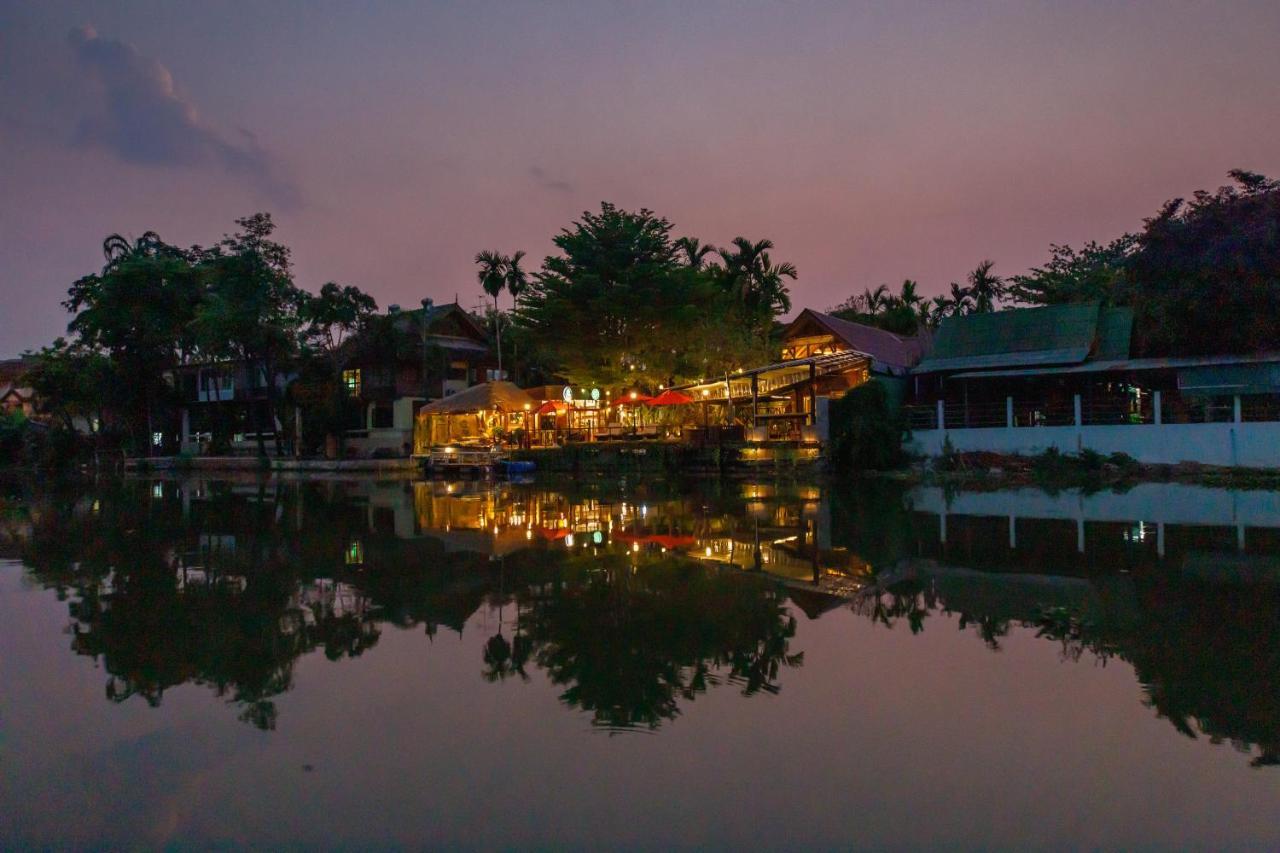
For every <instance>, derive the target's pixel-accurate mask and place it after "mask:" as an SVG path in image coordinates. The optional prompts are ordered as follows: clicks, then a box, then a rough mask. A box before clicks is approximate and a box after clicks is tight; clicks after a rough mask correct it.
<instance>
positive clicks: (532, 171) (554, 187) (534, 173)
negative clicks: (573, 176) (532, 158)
mask: <svg viewBox="0 0 1280 853" xmlns="http://www.w3.org/2000/svg"><path fill="white" fill-rule="evenodd" d="M529 175H530V177H532V178H533V180H534V181H535V182H536V183H537V184H538V186H540V187H541V188H542V189H544V190H551V191H552V192H558V193H571V192H573V184H571V183H569V182H568V181H565V180H561V179H559V178H553V177H551V175H549V174H547V170H546V169H544V168H542V167H541V166H536V165H535V166H530V167H529Z"/></svg>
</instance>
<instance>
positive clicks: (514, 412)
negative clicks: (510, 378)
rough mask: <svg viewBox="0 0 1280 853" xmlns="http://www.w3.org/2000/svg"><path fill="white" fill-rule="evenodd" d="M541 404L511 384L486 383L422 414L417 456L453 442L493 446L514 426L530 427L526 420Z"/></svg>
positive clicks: (425, 408) (417, 432)
mask: <svg viewBox="0 0 1280 853" xmlns="http://www.w3.org/2000/svg"><path fill="white" fill-rule="evenodd" d="M536 405H537V401H536V400H534V399H533V398H532V397H530V396H529V395H528V394H526V393H525V392H524V391H521V390H520V389H519V388H518V387H516V385H515V384H513V383H511V382H486V383H484V384H482V385H475V386H473V387H471V388H468V389H466V390H465V391H459V392H458V393H457V394H452V395H450V396H448V397H444V398H443V399H440V400H436V401H435V402H433V403H428V404H427V405H425V406H423V407H422V408H421V409H419V410H418V415H417V418H416V421H415V424H414V436H413V444H414V452H415V453H418V454H420V455H422V454H426V453H429V452H430V450H431V448H432V447H433V446H436V445H441V444H451V443H453V442H476V443H481V442H487V441H488V442H491V441H494V440H497V439H501V438H502V437H503V434H504V433H506V432H508V431H509V430H510V429H511V428H512V427H513V426H515V427H524V426H526V420H525V416H526V415H528V414H530V413H532V411H533V409H534V408H535V407H536Z"/></svg>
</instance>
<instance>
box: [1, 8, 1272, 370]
mask: <svg viewBox="0 0 1280 853" xmlns="http://www.w3.org/2000/svg"><path fill="white" fill-rule="evenodd" d="M1277 43H1280V3H1276V2H1274V0H1268V2H1216V3H1209V2H1199V3H1191V2H1177V0H1166V2H1151V3H1146V2H1135V3H1126V4H1121V3H1116V2H1064V1H1063V0H1059V2H1021V3H1013V2H990V3H986V2H982V3H979V2H963V0H951V1H950V2H942V3H932V4H930V3H909V2H894V3H856V2H841V3H801V2H794V3H781V2H779V3H753V2H734V3H718V2H714V0H699V2H697V3H689V2H672V3H665V2H660V0H648V2H643V3H616V4H611V3H605V2H591V3H585V2H584V3H561V2H536V3H535V2H515V1H514V0H512V2H503V3H488V2H459V3H426V2H422V3H418V2H408V0H405V2H365V3H351V2H323V0H310V1H309V2H294V1H293V0H272V2H271V3H250V2H221V3H216V2H188V0H152V2H128V1H127V0H117V2H112V3H95V2H58V1H57V0H0V297H2V298H3V300H4V301H3V304H4V306H5V309H6V310H5V311H4V315H5V317H6V320H5V322H3V323H0V356H11V355H15V354H17V353H19V352H21V351H22V350H24V349H27V348H32V347H38V346H40V345H42V344H45V343H47V342H49V341H50V340H52V338H53V337H55V336H56V335H59V334H62V333H64V332H65V327H66V322H67V320H68V319H69V318H68V316H67V315H66V313H65V311H64V310H63V308H62V307H61V305H60V303H61V301H62V299H63V298H65V295H66V290H67V287H68V286H69V285H70V284H71V283H72V282H73V281H74V280H75V279H76V278H78V277H79V276H81V275H85V274H87V273H90V272H94V271H96V270H98V269H99V268H100V267H101V265H102V255H101V243H102V239H103V238H104V237H105V236H106V235H108V234H110V233H113V232H119V233H123V234H126V235H134V236H137V235H140V234H141V233H142V232H144V231H147V230H154V231H157V232H159V233H160V235H161V237H162V238H164V239H165V240H167V241H168V242H171V243H176V244H180V245H188V244H192V243H201V244H209V243H212V242H214V241H216V240H217V239H218V238H219V237H221V236H222V235H223V234H224V233H227V232H229V231H231V230H233V229H234V220H235V219H236V218H238V217H242V216H247V215H249V214H251V213H254V212H256V211H260V210H266V211H270V212H271V213H272V214H273V215H274V217H275V219H276V221H277V223H278V225H279V230H278V237H279V239H281V240H282V241H283V242H285V243H287V244H288V245H290V246H291V247H292V248H293V250H294V260H295V265H296V279H297V282H298V284H299V285H301V286H303V287H306V288H308V289H311V290H317V289H319V287H320V285H321V284H323V283H324V282H326V281H337V282H340V283H342V284H355V285H358V286H359V287H361V288H362V289H364V290H366V291H368V292H369V293H371V294H372V295H373V296H374V297H375V298H376V299H377V300H378V302H379V304H381V305H383V306H385V305H388V304H391V303H399V304H401V305H404V306H413V305H416V304H417V303H418V302H419V301H420V300H421V299H422V298H423V297H431V298H433V299H435V300H436V301H437V302H439V301H446V300H448V301H452V300H453V299H455V298H457V299H458V300H459V301H460V302H461V303H462V304H463V305H464V306H465V307H472V306H474V305H475V304H477V302H478V300H479V298H480V290H479V287H478V285H477V284H476V281H475V267H474V264H473V262H472V258H473V257H474V255H475V253H476V252H477V251H479V250H481V249H490V248H492V249H498V250H500V251H504V252H512V251H515V250H516V249H523V250H525V251H527V252H528V253H529V255H530V257H531V258H532V259H533V260H534V261H535V263H534V264H532V266H534V267H536V266H537V265H538V262H540V259H541V258H543V257H545V256H546V255H548V254H550V253H552V252H553V251H554V246H553V245H552V243H551V239H552V237H554V235H555V234H556V233H557V232H558V231H559V230H560V229H561V228H563V227H565V226H567V225H569V224H570V223H571V222H572V221H573V220H574V219H575V218H576V217H578V216H579V215H580V214H581V212H582V211H584V210H586V209H595V208H598V206H599V203H600V202H601V201H611V202H613V203H615V204H618V205H620V206H622V207H625V208H629V209H635V208H640V207H647V208H649V209H651V210H654V211H655V212H657V213H658V214H660V215H662V216H665V217H667V218H668V219H670V220H671V221H672V222H673V223H674V225H675V230H676V233H677V234H680V235H692V236H696V237H698V238H700V239H701V240H703V241H704V242H710V243H713V244H716V245H724V244H727V243H728V242H729V241H730V240H732V239H733V238H734V237H736V236H739V235H741V236H745V237H748V238H750V239H753V240H755V239H761V238H769V239H771V240H773V241H774V243H775V244H776V246H777V248H776V251H775V259H777V260H789V261H792V262H793V263H795V264H796V266H797V267H798V268H799V271H800V277H799V280H798V281H797V282H796V283H795V285H794V286H793V289H792V296H793V301H794V303H795V305H796V308H797V309H798V308H801V307H812V308H817V309H819V310H822V309H826V308H829V307H831V306H832V305H835V304H837V303H839V302H840V301H842V300H843V299H844V298H845V297H846V296H848V295H849V294H851V293H855V292H861V291H862V290H863V289H864V288H867V287H874V286H876V285H878V284H880V283H888V284H890V285H891V286H896V285H897V284H898V283H899V282H901V281H902V280H903V279H904V278H913V279H916V280H918V281H919V282H920V290H921V291H922V292H923V293H924V294H926V295H933V294H936V293H941V292H943V291H944V290H945V289H946V288H947V285H948V283H949V282H951V281H954V280H962V279H963V277H964V276H965V274H966V273H967V271H968V270H970V269H972V268H973V267H974V266H975V265H976V264H977V263H978V262H979V261H981V260H983V259H985V258H991V259H993V260H994V261H995V262H996V272H997V273H1001V274H1004V275H1012V274H1017V273H1019V272H1023V271H1025V270H1026V269H1028V268H1029V267H1031V266H1035V265H1038V264H1040V263H1042V262H1043V261H1044V260H1045V259H1046V258H1047V256H1048V250H1049V245H1050V244H1051V243H1071V244H1078V243H1080V242H1083V241H1086V240H1090V239H1097V240H1107V239H1111V238H1112V237H1115V236H1118V235H1119V234H1121V233H1123V232H1125V231H1129V230H1135V229H1137V228H1139V227H1140V226H1141V223H1142V219H1143V218H1144V217H1147V216H1150V215H1152V214H1154V213H1155V212H1156V210H1157V209H1158V207H1159V206H1160V204H1161V203H1162V202H1164V201H1165V200H1167V199H1169V198H1173V197H1176V196H1185V195H1189V194H1191V193H1192V192H1194V191H1195V190H1197V189H1214V188H1216V187H1217V186H1219V185H1220V184H1223V183H1225V182H1227V177H1226V173H1227V171H1228V170H1229V169H1233V168H1246V169H1251V170H1253V171H1258V172H1263V173H1264V174H1268V175H1271V176H1273V177H1275V176H1280V50H1277V49H1276V44H1277Z"/></svg>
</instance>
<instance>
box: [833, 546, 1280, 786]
mask: <svg viewBox="0 0 1280 853" xmlns="http://www.w3.org/2000/svg"><path fill="white" fill-rule="evenodd" d="M1074 583H1076V584H1079V587H1078V588H1083V589H1085V590H1087V591H1088V592H1087V594H1082V595H1080V596H1079V597H1078V598H1077V599H1076V600H1074V601H1068V602H1067V603H1062V601H1057V602H1052V603H1050V601H1049V596H1051V595H1053V594H1054V593H1055V591H1054V589H1053V588H1052V587H1050V586H1047V585H1046V586H1041V587H1032V586H1029V585H1027V584H1026V582H1025V577H1024V576H1019V575H1001V574H997V573H972V572H967V571H965V570H943V571H942V573H941V574H940V575H939V577H937V578H935V579H934V580H932V581H931V582H928V583H921V582H919V581H915V580H911V581H904V582H899V583H896V584H893V585H892V586H890V587H888V588H876V587H871V588H868V589H867V590H865V591H864V594H863V595H861V596H860V597H859V598H858V599H857V600H855V602H854V610H855V611H856V612H859V613H861V614H862V615H864V616H866V617H867V618H869V619H871V620H872V621H873V622H876V623H877V624H883V625H885V626H888V627H893V626H894V625H896V624H898V623H899V622H905V623H906V624H907V625H908V626H909V628H910V630H911V631H912V633H919V632H920V631H921V630H922V629H923V627H924V624H925V619H926V617H927V616H929V615H930V614H933V613H949V614H954V615H955V616H956V617H957V621H958V624H959V626H960V628H961V629H964V630H968V629H973V630H974V631H975V632H976V634H977V636H978V637H979V638H980V639H981V640H982V641H983V642H984V643H985V644H986V645H987V646H988V647H989V648H991V649H993V650H998V649H999V648H1000V643H1001V641H1002V639H1003V638H1004V637H1006V636H1007V635H1008V634H1009V632H1010V631H1011V629H1012V628H1013V627H1014V626H1023V627H1029V628H1034V629H1035V631H1036V636H1037V637H1040V638H1042V639H1045V640H1050V641H1053V642H1055V643H1058V644H1059V645H1060V646H1061V649H1062V657H1063V658H1064V659H1065V660H1071V661H1078V660H1080V659H1081V658H1082V657H1084V656H1086V655H1088V656H1093V657H1094V658H1096V659H1098V660H1101V661H1107V660H1110V659H1112V658H1119V659H1120V660H1123V661H1126V662H1128V663H1129V664H1130V665H1132V666H1133V668H1134V672H1135V675H1136V676H1137V678H1138V680H1139V682H1141V684H1142V686H1143V689H1144V691H1145V693H1146V699H1145V702H1146V704H1148V705H1149V706H1150V707H1151V708H1152V709H1154V710H1155V712H1156V713H1157V714H1158V715H1159V716H1160V717H1163V718H1164V719H1167V720H1168V721H1169V722H1170V723H1171V724H1172V725H1173V726H1174V727H1175V728H1176V729H1177V730H1178V731H1179V732H1182V733H1183V734H1185V735H1187V736H1189V737H1197V736H1205V737H1208V738H1209V740H1210V741H1211V742H1213V743H1222V742H1230V743H1231V744H1232V745H1233V746H1235V748H1236V749H1238V750H1240V751H1241V752H1245V753H1249V752H1252V751H1253V750H1254V748H1257V750H1258V753H1257V754H1256V755H1255V756H1254V758H1253V759H1252V763H1253V764H1254V765H1255V766H1262V765H1271V764H1280V592H1277V590H1276V589H1275V588H1274V587H1269V588H1263V589H1261V590H1260V589H1259V588H1257V587H1251V586H1246V585H1241V586H1236V587H1233V586H1227V585H1211V584H1204V583H1198V582H1192V581H1187V580H1180V579H1176V578H1170V577H1168V576H1167V575H1166V574H1165V573H1163V572H1161V573H1154V572H1153V573H1151V574H1148V575H1144V576H1139V577H1136V578H1134V577H1133V576H1130V575H1116V576H1111V577H1104V578H1098V579H1095V580H1094V581H1093V582H1092V584H1086V583H1085V582H1084V581H1075V582H1074ZM1078 588H1077V587H1072V589H1073V590H1076V589H1078ZM1057 594H1058V595H1059V596H1061V595H1062V592H1061V588H1058V590H1057Z"/></svg>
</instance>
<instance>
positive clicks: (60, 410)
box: [22, 338, 119, 434]
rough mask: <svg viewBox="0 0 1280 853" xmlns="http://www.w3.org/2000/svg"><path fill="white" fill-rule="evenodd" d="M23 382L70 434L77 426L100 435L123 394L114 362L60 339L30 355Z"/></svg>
mask: <svg viewBox="0 0 1280 853" xmlns="http://www.w3.org/2000/svg"><path fill="white" fill-rule="evenodd" d="M27 358H28V359H29V360H30V366H29V367H28V368H27V370H26V372H25V373H24V375H23V378H22V381H23V382H24V383H25V384H27V385H28V386H30V388H31V389H32V391H34V392H35V396H36V399H37V400H39V401H40V404H41V407H42V409H43V411H42V412H41V414H43V415H46V416H48V417H50V418H53V419H54V421H55V422H57V423H59V424H60V425H61V426H62V428H63V429H65V430H66V432H67V433H69V434H75V433H76V431H77V423H78V422H79V423H80V424H81V425H82V426H84V427H88V428H89V429H90V430H91V431H94V432H96V431H97V429H98V428H99V427H100V426H101V424H102V423H103V421H104V414H105V410H106V409H107V408H108V406H109V404H110V401H111V400H112V399H113V397H114V396H115V394H116V393H118V390H119V383H118V382H117V381H116V375H115V371H114V370H113V368H112V365H111V360H110V359H109V358H108V357H107V356H105V355H104V354H102V353H100V352H95V351H93V350H90V349H88V348H86V347H84V346H81V345H77V344H72V343H68V342H67V340H66V339H65V338H58V339H57V340H55V341H54V342H53V344H52V345H51V346H47V347H43V348H41V349H40V350H39V351H38V352H35V353H29V354H28V355H27Z"/></svg>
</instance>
